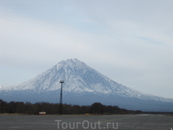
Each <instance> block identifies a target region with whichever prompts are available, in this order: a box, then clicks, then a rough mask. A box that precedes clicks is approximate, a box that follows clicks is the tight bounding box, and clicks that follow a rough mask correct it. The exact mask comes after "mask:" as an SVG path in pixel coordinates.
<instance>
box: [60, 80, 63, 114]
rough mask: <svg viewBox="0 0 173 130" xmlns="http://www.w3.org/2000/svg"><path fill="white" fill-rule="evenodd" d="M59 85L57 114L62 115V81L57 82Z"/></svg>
mask: <svg viewBox="0 0 173 130" xmlns="http://www.w3.org/2000/svg"><path fill="white" fill-rule="evenodd" d="M59 82H60V83H61V90H60V101H59V102H60V103H59V114H62V87H63V86H62V84H63V83H64V81H63V80H61V81H59Z"/></svg>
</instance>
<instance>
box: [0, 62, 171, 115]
mask: <svg viewBox="0 0 173 130" xmlns="http://www.w3.org/2000/svg"><path fill="white" fill-rule="evenodd" d="M61 80H63V81H64V84H63V103H67V104H77V105H90V104H92V103H94V102H100V103H102V104H105V105H116V106H119V107H121V108H126V109H132V110H143V111H164V112H171V111H172V110H173V99H172V98H164V97H159V96H155V95H151V94H145V93H142V92H139V91H136V90H134V89H132V88H129V87H126V86H124V85H122V84H120V83H117V82H115V81H113V80H111V79H110V78H108V77H106V76H104V75H102V74H101V73H99V72H98V71H96V70H94V69H93V68H91V67H89V66H88V65H86V64H85V63H84V62H81V61H79V60H78V59H68V60H64V61H61V62H59V63H58V64H56V65H54V66H53V67H52V68H50V69H49V70H47V71H45V72H43V73H42V74H40V75H38V76H36V77H35V78H33V79H30V80H28V81H26V82H23V83H21V84H19V85H15V86H11V87H1V89H0V99H2V100H5V101H24V102H25V101H29V102H41V101H44V102H52V103H59V97H60V87H61V85H60V83H59V82H60V81H61Z"/></svg>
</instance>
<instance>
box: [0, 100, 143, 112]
mask: <svg viewBox="0 0 173 130" xmlns="http://www.w3.org/2000/svg"><path fill="white" fill-rule="evenodd" d="M59 106H60V105H59V104H58V103H47V102H38V103H34V104H32V103H30V102H25V103H24V102H14V101H11V102H5V101H3V100H1V99H0V113H21V114H38V113H39V112H43V111H44V112H46V113H47V114H58V113H59ZM62 108H63V111H62V113H63V114H86V113H90V114H138V113H141V111H132V110H126V109H121V108H119V107H118V106H106V105H102V104H101V103H93V104H92V105H90V106H79V105H68V104H63V106H62Z"/></svg>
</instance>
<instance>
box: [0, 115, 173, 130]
mask: <svg viewBox="0 0 173 130" xmlns="http://www.w3.org/2000/svg"><path fill="white" fill-rule="evenodd" d="M172 128H173V116H165V115H148V114H140V115H0V130H57V129H60V130H63V129H65V130H77V129H79V130H84V129H88V130H100V129H102V130H115V129H118V130H172Z"/></svg>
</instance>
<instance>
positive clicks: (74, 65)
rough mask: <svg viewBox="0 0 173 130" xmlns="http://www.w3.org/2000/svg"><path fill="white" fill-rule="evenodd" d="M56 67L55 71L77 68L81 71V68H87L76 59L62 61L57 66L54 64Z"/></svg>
mask: <svg viewBox="0 0 173 130" xmlns="http://www.w3.org/2000/svg"><path fill="white" fill-rule="evenodd" d="M56 66H57V70H58V69H60V68H69V67H70V68H78V69H83V68H86V67H87V68H88V66H87V65H86V64H85V63H84V62H81V61H80V60H78V59H67V60H63V61H61V62H59V63H58V64H56Z"/></svg>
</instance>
